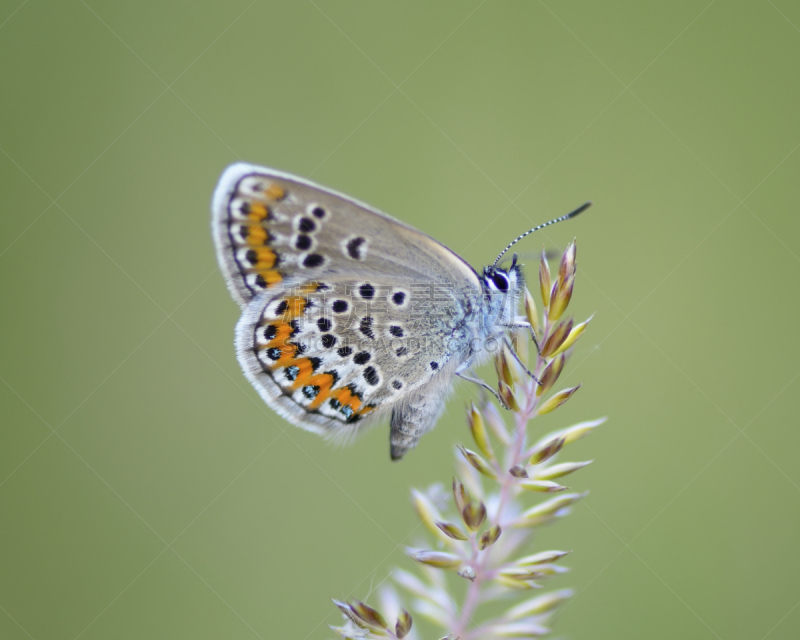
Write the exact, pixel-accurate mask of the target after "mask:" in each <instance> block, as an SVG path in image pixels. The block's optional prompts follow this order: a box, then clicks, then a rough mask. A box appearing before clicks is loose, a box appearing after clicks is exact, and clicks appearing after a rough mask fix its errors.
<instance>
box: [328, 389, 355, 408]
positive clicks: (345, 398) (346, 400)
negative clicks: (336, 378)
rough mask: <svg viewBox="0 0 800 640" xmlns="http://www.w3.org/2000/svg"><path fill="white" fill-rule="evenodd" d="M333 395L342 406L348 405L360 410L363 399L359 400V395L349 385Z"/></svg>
mask: <svg viewBox="0 0 800 640" xmlns="http://www.w3.org/2000/svg"><path fill="white" fill-rule="evenodd" d="M331 395H333V397H334V398H336V399H337V400H338V401H339V402H340V403H341V405H342V406H344V405H348V406H349V407H350V408H351V409H352V410H353V411H358V408H359V407H360V406H361V400H359V399H358V396H356V395H354V394H353V392H352V391H350V389H348V388H347V387H344V388H343V389H338V390H336V391H334V392H333V393H332V394H331Z"/></svg>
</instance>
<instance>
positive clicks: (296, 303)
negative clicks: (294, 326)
mask: <svg viewBox="0 0 800 640" xmlns="http://www.w3.org/2000/svg"><path fill="white" fill-rule="evenodd" d="M285 300H286V305H287V306H286V311H285V312H284V317H286V318H287V319H289V320H292V319H294V318H297V317H298V316H301V315H303V310H304V309H305V308H306V302H307V300H306V299H305V298H302V297H300V296H289V297H288V298H285Z"/></svg>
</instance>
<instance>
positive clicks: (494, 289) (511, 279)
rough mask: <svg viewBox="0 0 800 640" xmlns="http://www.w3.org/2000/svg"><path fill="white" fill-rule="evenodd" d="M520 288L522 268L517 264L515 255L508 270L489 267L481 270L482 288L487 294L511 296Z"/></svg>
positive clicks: (493, 266)
mask: <svg viewBox="0 0 800 640" xmlns="http://www.w3.org/2000/svg"><path fill="white" fill-rule="evenodd" d="M521 287H522V266H521V265H518V264H517V254H516V253H515V254H514V257H513V258H512V259H511V266H510V267H508V269H503V268H502V267H497V266H495V265H489V266H488V267H484V268H483V288H484V289H485V290H486V292H487V293H491V294H496V293H497V294H506V293H510V294H512V295H514V294H516V293H518V291H519V289H520V288H521Z"/></svg>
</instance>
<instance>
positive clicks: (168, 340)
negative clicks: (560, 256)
mask: <svg viewBox="0 0 800 640" xmlns="http://www.w3.org/2000/svg"><path fill="white" fill-rule="evenodd" d="M798 27H800V6H798V4H797V3H796V2H791V1H790V0H767V1H766V2H761V1H755V0H751V1H748V2H735V1H734V2H727V1H718V2H708V3H707V2H705V1H702V2H682V1H678V2H670V3H664V2H634V1H631V0H627V1H618V2H600V3H598V2H590V1H587V0H584V1H574V2H569V1H567V2H561V1H556V0H552V1H546V2H535V1H532V0H531V1H525V2H521V1H519V2H502V1H498V0H485V1H479V0H467V1H463V0H462V1H459V2H455V1H451V2H435V3H431V2H422V1H415V2H402V3H400V2H394V3H389V2H369V1H366V0H363V1H360V2H356V1H347V2H334V1H332V0H314V1H313V2H305V1H302V2H300V1H298V2H282V3H275V2H267V1H266V0H256V1H252V2H251V0H233V1H230V2H224V3H222V2H217V3H213V2H207V1H204V2H196V1H191V2H190V1H188V0H185V1H169V2H154V1H152V0H151V1H147V2H136V3H133V2H119V1H114V0H86V1H85V2H84V1H64V2H56V1H55V0H51V1H42V0H27V1H25V2H19V1H18V0H11V1H3V2H2V4H0V85H1V86H2V90H1V91H0V119H1V120H0V122H1V123H2V124H1V125H0V151H1V152H2V153H0V167H1V168H0V184H1V186H0V189H1V193H2V203H3V205H2V206H3V212H2V216H0V240H1V242H0V280H1V281H2V285H1V286H2V300H3V305H2V306H3V311H2V327H3V329H2V338H0V339H1V340H2V345H1V346H0V348H1V349H2V357H0V377H1V378H2V380H1V381H0V382H2V384H0V407H1V408H0V411H1V412H2V413H1V414H0V415H1V416H2V418H1V419H2V446H1V447H0V482H1V483H2V484H0V514H1V515H0V519H2V523H1V524H0V563H1V564H0V567H2V568H1V569H0V571H1V572H2V578H0V607H1V609H0V637H1V638H3V639H10V640H17V639H24V638H36V639H45V638H69V639H73V638H84V639H87V640H88V639H90V638H97V639H100V638H230V639H233V638H296V639H299V640H306V639H308V640H312V639H317V638H326V637H330V635H331V634H330V633H329V632H328V631H327V627H326V625H327V624H332V623H337V622H338V621H339V620H340V617H339V615H338V612H336V610H335V609H334V608H333V607H332V605H331V604H330V601H329V597H330V596H335V597H341V598H363V597H366V596H367V595H368V594H369V593H370V590H371V589H372V588H374V587H376V586H377V585H379V584H380V583H381V582H382V581H383V580H384V579H385V577H386V576H387V574H388V573H389V571H390V570H391V568H392V567H393V566H396V565H398V564H399V565H401V566H404V567H406V568H408V567H409V565H410V564H411V563H410V561H408V560H406V559H405V558H404V556H403V555H402V553H401V551H400V547H401V546H402V545H403V544H408V543H410V542H413V541H414V539H415V537H416V536H417V535H419V533H420V530H419V529H418V528H417V522H416V520H415V518H414V516H413V514H412V511H411V508H410V505H409V503H408V490H409V487H411V486H424V485H427V484H429V483H430V482H433V481H437V480H441V481H444V482H448V481H449V478H450V476H451V473H452V448H453V446H454V444H456V443H461V442H466V440H467V438H468V432H467V429H466V426H465V422H464V419H463V407H464V404H465V402H466V401H467V400H468V399H469V398H471V397H473V394H474V391H475V390H474V389H472V388H468V387H467V386H466V385H463V386H460V387H459V388H458V394H457V397H455V398H453V399H452V400H451V401H450V403H449V405H448V414H447V416H446V417H445V418H444V419H442V420H441V422H440V424H439V426H438V427H437V429H436V430H435V431H434V432H433V433H431V434H430V435H428V436H426V437H425V438H424V440H423V441H422V446H421V447H420V448H419V449H418V450H417V451H415V452H413V453H412V454H411V455H409V456H408V458H407V459H406V460H404V461H403V462H402V463H400V464H391V463H390V462H389V459H388V444H387V428H386V427H385V426H382V427H379V428H376V429H374V430H373V431H371V432H370V433H368V434H367V435H366V436H365V437H363V438H362V439H361V440H360V441H359V442H357V443H356V444H355V445H354V446H352V447H349V448H346V449H335V448H332V447H330V446H327V445H326V444H324V442H322V441H321V440H320V439H319V438H317V437H316V436H314V435H311V434H307V433H305V432H302V431H300V430H299V429H296V428H294V427H291V426H289V425H288V423H286V422H284V421H282V420H281V419H279V418H278V417H277V416H276V415H275V414H274V413H272V412H271V411H269V410H268V409H267V408H266V407H265V406H264V405H263V403H262V402H261V401H260V399H259V398H258V396H257V394H256V393H255V391H253V389H251V388H250V386H249V385H248V383H247V382H246V380H245V379H244V377H243V375H242V374H241V372H240V370H239V367H238V365H237V363H236V359H235V357H234V351H233V348H232V337H233V327H234V324H235V322H236V320H237V318H238V315H239V312H238V308H237V306H236V304H234V303H233V302H232V301H231V299H230V297H229V295H228V293H227V291H226V289H225V286H224V284H223V281H222V277H221V275H220V274H219V272H218V270H217V267H216V261H215V257H214V252H213V249H212V245H211V238H210V234H209V224H208V221H209V200H210V197H211V192H212V190H213V188H214V185H215V183H216V180H217V178H218V176H219V174H220V172H221V171H222V169H223V168H224V167H225V166H226V165H227V164H228V163H230V162H233V161H236V160H240V159H241V160H247V161H250V162H254V163H259V164H264V165H268V166H272V167H276V168H279V169H281V170H284V171H289V172H293V173H296V174H299V175H301V176H306V177H309V178H311V179H312V180H314V181H316V182H319V183H321V184H324V185H328V186H331V187H333V188H335V189H337V190H339V191H343V192H345V193H349V194H351V195H353V196H355V197H357V198H359V199H361V200H364V201H366V202H369V203H371V204H373V205H374V206H376V207H378V208H381V209H383V210H385V211H387V212H389V213H391V214H392V215H394V216H396V217H398V218H401V219H403V220H405V221H407V222H409V223H411V224H414V225H416V226H418V227H419V228H420V229H422V230H424V231H425V232H427V233H429V234H431V235H433V236H434V237H436V238H438V239H439V240H441V241H443V242H444V243H446V244H447V245H448V246H450V247H452V248H453V249H454V250H455V251H457V252H459V253H460V254H462V255H463V256H465V257H466V259H467V260H469V261H470V262H471V263H472V264H473V265H475V266H481V265H484V264H486V263H488V262H491V260H493V259H494V256H495V255H496V254H497V252H498V251H499V250H500V249H501V248H502V246H504V244H505V243H507V242H508V241H509V240H510V239H512V238H513V237H514V236H515V235H517V234H518V233H520V232H521V231H523V230H525V229H526V228H528V227H530V226H532V225H533V224H535V223H538V222H542V221H544V220H546V219H549V218H550V217H552V216H555V215H559V214H561V213H564V212H566V211H568V210H570V209H571V208H573V207H575V206H577V205H579V204H580V203H582V202H583V201H584V200H587V199H591V200H593V201H594V202H595V207H594V208H593V209H592V210H591V211H590V212H589V213H588V214H586V215H585V216H583V217H581V218H580V219H578V220H576V221H574V222H571V223H569V224H564V225H559V226H557V227H556V228H553V229H552V230H548V232H547V234H546V235H545V234H542V235H540V236H539V237H538V238H532V239H531V240H530V241H527V242H525V243H524V244H523V245H521V246H520V247H519V250H520V251H521V252H523V253H525V252H534V251H536V250H538V249H540V248H541V245H542V243H543V242H544V243H546V244H547V246H548V247H549V248H552V249H558V248H562V247H563V246H564V245H565V243H566V242H567V241H568V240H569V239H571V238H572V237H573V236H575V235H577V237H578V244H579V250H578V257H579V264H580V270H579V276H578V286H577V287H576V293H575V298H574V303H573V307H572V310H573V311H574V313H575V314H576V316H577V317H578V318H583V317H586V316H588V315H589V314H591V313H596V316H595V320H594V321H593V323H592V325H591V327H590V330H589V332H588V333H587V334H586V335H585V337H583V338H582V340H581V342H580V343H579V344H578V347H577V349H576V352H575V354H574V356H573V358H572V361H571V363H570V365H569V366H568V369H567V371H566V375H565V379H562V382H565V384H573V383H577V382H583V383H584V386H583V388H582V389H581V391H580V393H579V394H578V395H576V396H575V397H574V398H573V399H572V400H571V401H570V403H569V404H568V405H567V406H565V407H564V408H563V409H560V410H559V411H558V412H556V413H554V414H552V415H550V416H547V418H546V419H542V420H541V424H540V425H537V429H538V430H540V431H541V432H544V431H550V430H552V429H555V428H558V427H561V426H567V425H569V424H571V423H573V422H576V421H578V420H581V419H588V418H594V417H597V416H600V415H608V416H610V420H609V421H608V423H606V425H604V426H603V427H602V428H601V429H600V430H599V431H598V432H597V433H596V434H595V435H593V436H592V437H591V438H588V439H586V440H583V441H581V442H580V443H578V444H576V445H573V450H572V452H571V453H572V455H570V456H569V458H570V459H586V458H594V459H595V460H596V462H595V464H594V465H592V466H591V467H589V468H588V469H586V470H584V471H582V472H580V473H579V474H577V475H576V476H574V481H573V482H572V484H573V486H575V488H577V489H580V490H583V489H589V490H590V491H591V495H590V496H589V498H588V499H587V500H586V502H585V503H583V504H581V505H579V506H578V507H576V509H575V511H574V514H573V515H572V516H571V517H569V518H567V519H566V520H564V521H561V522H560V523H559V524H558V525H556V526H555V527H552V528H550V529H548V530H547V531H546V532H545V533H544V534H543V536H542V538H541V540H540V541H539V543H540V548H553V547H555V548H566V549H575V553H574V554H573V555H572V556H571V557H570V558H569V562H567V564H568V565H569V566H571V567H573V571H572V572H571V573H570V574H568V575H567V576H565V577H564V578H560V579H559V581H558V583H557V584H558V585H559V586H566V585H571V586H574V587H575V588H576V590H577V594H578V595H577V597H576V598H575V599H574V601H573V602H572V603H571V604H570V605H569V606H568V607H567V608H566V609H565V610H564V611H563V613H562V614H561V615H560V616H559V617H558V619H557V621H556V628H557V630H558V632H559V633H560V634H561V635H562V636H565V637H572V638H634V637H639V638H641V637H646V638H654V639H655V638H676V637H679V638H709V639H713V638H726V639H727V638H732V639H738V638H756V639H761V638H770V639H771V640H776V639H778V638H797V637H798V636H800V606H798V603H799V602H800V581H799V580H798V578H797V575H798V569H800V547H799V546H798V540H800V535H798V534H800V515H799V514H800V469H799V468H798V464H797V452H798V447H799V446H800V433H799V432H800V428H799V427H798V409H800V406H798V401H797V393H798V384H800V383H798V381H797V377H798V375H799V373H800V364H799V363H798V357H797V354H798V346H800V338H798V335H797V332H796V331H795V330H794V329H792V326H793V325H792V323H793V322H795V321H796V318H797V314H798V302H797V283H798V268H799V267H800V264H799V262H798V261H799V260H800V258H799V254H800V248H798V247H799V245H798V239H799V236H800V223H798V213H797V210H798V205H800V192H798V189H797V185H798V175H799V173H798V172H799V171H800V151H798V144H800V116H799V113H800V111H799V110H798V103H800V84H799V83H798V78H799V77H800V29H799V28H798ZM528 262H529V264H531V265H533V266H532V267H531V266H529V268H528V273H529V274H530V276H531V277H534V274H535V263H534V261H533V260H529V261H528ZM487 376H491V373H490V372H489V371H487ZM431 637H434V636H431Z"/></svg>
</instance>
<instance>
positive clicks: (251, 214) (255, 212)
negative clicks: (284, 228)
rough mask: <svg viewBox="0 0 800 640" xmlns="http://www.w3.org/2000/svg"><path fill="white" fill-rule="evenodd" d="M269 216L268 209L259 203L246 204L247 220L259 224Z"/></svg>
mask: <svg viewBox="0 0 800 640" xmlns="http://www.w3.org/2000/svg"><path fill="white" fill-rule="evenodd" d="M267 216H269V207H267V205H265V204H262V203H261V202H250V203H248V213H247V218H248V219H249V220H250V221H251V222H256V223H260V222H262V221H263V220H265V219H266V218H267Z"/></svg>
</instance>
